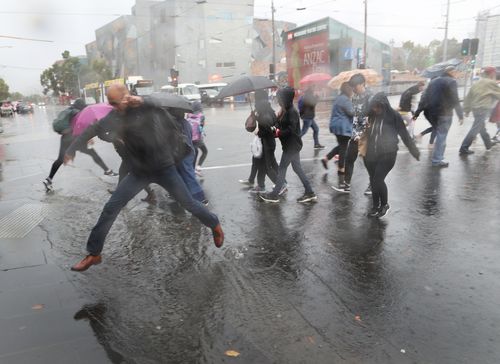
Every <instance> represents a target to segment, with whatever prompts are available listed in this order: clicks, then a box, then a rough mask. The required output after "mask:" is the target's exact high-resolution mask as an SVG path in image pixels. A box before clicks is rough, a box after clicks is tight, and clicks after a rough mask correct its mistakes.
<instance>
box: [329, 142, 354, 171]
mask: <svg viewBox="0 0 500 364" xmlns="http://www.w3.org/2000/svg"><path fill="white" fill-rule="evenodd" d="M335 136H336V137H337V143H338V145H337V146H336V147H335V148H333V149H332V150H331V151H330V152H329V153H328V154H327V155H326V158H327V159H328V160H330V159H332V158H333V157H334V156H335V155H337V154H338V155H339V164H338V166H339V169H343V168H344V164H345V154H346V151H347V144H348V143H349V140H351V137H350V136H345V135H335Z"/></svg>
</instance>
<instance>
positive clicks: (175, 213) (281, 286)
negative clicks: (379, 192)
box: [0, 98, 500, 364]
mask: <svg viewBox="0 0 500 364" xmlns="http://www.w3.org/2000/svg"><path fill="white" fill-rule="evenodd" d="M391 100H392V101H395V100H396V98H391ZM57 111H58V109H57V108H54V107H50V106H48V107H47V108H38V109H36V110H35V114H34V115H32V116H16V117H15V118H14V119H11V120H7V119H3V124H4V129H5V132H4V133H3V134H2V135H0V148H1V149H0V156H2V158H3V162H2V167H3V168H2V178H3V180H2V182H1V183H0V363H1V364H4V363H5V364H12V363H69V362H71V363H138V364H139V363H141V364H142V363H146V364H147V363H259V364H264V363H314V364H316V363H439V364H442V363H450V364H451V363H453V364H456V363H492V364H493V363H499V362H500V349H499V347H500V345H499V344H500V343H499V337H500V314H499V313H500V312H499V309H498V302H500V283H499V282H500V280H499V275H500V268H499V266H498V261H499V260H500V247H499V242H500V238H499V236H500V227H499V223H498V222H499V221H500V219H499V217H500V216H499V206H500V205H499V202H500V188H499V176H500V163H499V158H500V146H495V147H494V148H493V149H492V150H491V151H485V149H484V146H483V145H482V142H481V141H480V139H478V140H477V142H476V143H475V144H474V146H473V148H472V149H473V150H475V151H476V153H475V154H474V155H472V156H469V157H467V158H461V157H459V155H458V147H459V145H460V142H461V141H462V139H463V137H464V136H465V134H466V132H467V131H468V129H469V127H470V125H471V123H472V120H471V119H468V120H466V122H465V125H463V126H459V125H458V123H456V122H455V123H454V124H453V126H452V128H451V131H450V135H449V138H448V147H447V151H446V158H447V159H448V160H449V161H450V167H449V168H445V169H436V168H432V167H431V165H430V160H429V157H430V153H429V150H428V149H427V141H428V139H426V138H424V140H423V141H422V144H421V145H420V148H421V151H422V157H421V160H420V162H417V161H415V160H414V159H413V158H412V157H411V156H410V155H409V153H408V152H407V150H406V148H405V147H404V145H402V143H400V152H399V154H398V160H397V163H396V166H395V168H394V170H393V171H392V172H391V173H390V175H389V177H388V178H387V182H388V186H389V203H390V204H391V207H392V209H391V211H390V213H389V214H388V216H387V217H385V218H384V219H380V220H375V219H369V218H367V217H366V212H367V211H368V209H369V207H370V199H369V198H367V197H366V196H364V195H363V191H364V189H365V188H366V186H367V184H368V176H367V172H366V170H365V168H364V166H363V165H362V163H361V162H360V161H358V162H357V164H356V167H355V170H354V176H353V180H352V193H351V194H350V195H340V194H338V193H336V192H335V191H333V190H332V189H331V188H330V185H331V184H333V183H334V182H335V180H336V173H335V171H334V164H333V163H331V165H330V169H329V170H328V171H325V170H324V169H323V167H322V165H321V163H320V161H319V158H321V157H322V156H323V155H324V154H325V153H326V152H327V150H323V151H315V150H314V149H313V141H312V131H310V132H309V133H308V134H307V135H306V136H305V137H304V148H303V151H302V153H301V157H302V159H303V167H304V170H305V172H306V174H307V176H308V177H309V178H310V180H311V182H312V185H313V188H314V190H315V192H316V193H317V194H318V196H319V201H318V202H317V203H315V204H307V205H301V204H298V203H297V202H296V201H295V200H296V198H298V197H300V195H301V194H302V193H303V189H302V187H301V185H300V181H299V180H298V179H297V177H296V176H295V175H294V174H293V172H292V171H291V170H290V171H289V172H288V177H287V179H288V182H289V191H288V194H287V195H286V197H285V198H284V200H283V201H282V202H281V203H280V204H278V205H270V204H266V203H263V202H261V201H259V200H258V199H256V198H255V196H252V195H250V194H249V193H248V192H247V190H246V189H245V188H244V186H242V185H240V184H239V183H238V182H237V181H238V179H244V178H246V177H248V174H249V172H250V159H251V156H250V142H251V140H252V135H251V134H249V133H247V132H246V131H245V130H244V126H243V123H244V120H245V119H246V116H247V115H248V112H249V108H248V106H247V105H236V106H229V105H226V106H225V107H224V108H213V109H206V110H205V114H206V118H207V127H206V130H207V138H206V144H207V146H208V149H209V153H208V158H207V161H206V165H205V167H206V168H205V169H204V170H203V171H202V173H203V177H202V178H201V182H202V185H203V187H204V189H205V192H206V194H207V196H208V198H209V199H210V206H209V207H210V209H211V210H212V211H214V212H215V213H217V214H218V215H219V217H220V219H221V223H222V225H223V228H224V230H225V233H226V242H225V244H224V246H223V248H222V249H216V248H215V247H214V246H213V243H212V237H211V232H210V231H209V230H208V229H207V228H205V227H203V226H202V225H201V224H200V223H199V222H198V221H197V220H196V219H194V218H192V217H191V216H190V215H189V214H188V213H186V212H184V211H183V210H182V209H180V208H179V207H178V206H177V204H176V203H175V202H174V201H172V200H171V199H169V197H168V196H167V195H166V194H165V193H164V192H162V190H161V188H160V187H159V186H154V188H155V190H156V191H157V194H158V197H159V201H158V203H157V205H156V206H150V205H148V204H147V203H145V202H142V201H141V198H143V197H144V193H141V194H139V195H138V196H137V197H136V198H135V199H134V200H132V201H131V202H130V203H129V204H128V205H127V207H126V208H125V209H124V210H123V211H122V213H121V214H120V215H119V217H118V219H117V221H116V223H115V225H114V226H113V228H112V229H111V232H110V234H109V236H108V239H107V241H106V245H105V249H104V252H103V263H102V264H101V265H99V266H96V267H92V268H91V269H90V270H89V271H87V272H85V273H82V274H79V273H73V272H71V271H69V267H70V266H71V265H72V264H74V263H75V262H76V261H77V260H79V259H80V258H81V257H82V256H83V255H84V254H85V250H84V249H85V242H86V239H87V237H88V234H89V231H90V229H91V228H92V226H93V224H94V223H95V221H96V220H97V218H98V216H99V214H100V211H101V209H102V207H103V205H104V203H105V201H106V200H107V199H108V198H109V193H108V192H107V189H108V188H113V186H114V185H115V184H116V182H117V178H116V177H107V176H104V175H103V173H102V170H101V169H100V168H99V167H98V166H97V165H95V164H94V163H93V162H92V160H91V159H90V158H89V157H88V156H86V155H82V154H77V156H76V159H75V162H74V164H73V165H70V166H64V167H61V169H60V171H59V172H58V174H57V175H56V177H55V178H54V187H55V192H54V193H53V194H46V193H45V191H44V188H43V185H42V183H41V182H42V180H43V179H44V178H45V177H46V176H47V174H48V171H49V169H50V165H51V163H52V161H53V160H54V159H55V157H56V156H57V152H58V148H59V138H58V135H57V134H55V133H54V132H52V131H51V120H52V119H53V118H54V115H55V113H56V112H57ZM318 116H319V117H318V120H319V124H320V126H321V135H320V137H321V143H322V144H325V145H326V146H327V148H328V147H333V146H334V145H335V142H334V137H333V136H332V135H330V134H329V133H328V127H327V125H328V116H329V105H324V106H320V110H319V115H318ZM427 126H428V124H427V122H426V121H425V119H423V117H422V118H421V119H419V121H418V122H417V130H423V129H425V128H427ZM488 128H489V130H490V131H493V130H494V128H493V125H488ZM95 149H96V150H97V151H98V153H99V154H100V155H101V156H102V157H103V159H104V161H105V162H106V163H107V164H108V165H109V166H110V167H111V168H113V169H115V170H117V169H118V166H119V158H118V156H117V155H116V153H115V152H114V150H113V148H112V146H111V145H110V144H106V143H104V142H102V141H97V142H96V144H95ZM279 149H280V148H279V147H278V150H279ZM267 187H268V188H270V187H271V183H270V182H269V181H268V184H267Z"/></svg>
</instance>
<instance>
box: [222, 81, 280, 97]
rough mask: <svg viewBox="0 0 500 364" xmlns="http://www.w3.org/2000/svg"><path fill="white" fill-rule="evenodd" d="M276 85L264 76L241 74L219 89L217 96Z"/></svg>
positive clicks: (244, 92) (227, 95)
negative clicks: (241, 75)
mask: <svg viewBox="0 0 500 364" xmlns="http://www.w3.org/2000/svg"><path fill="white" fill-rule="evenodd" d="M273 87H278V86H277V85H276V84H275V83H274V82H273V81H271V80H270V79H268V78H267V77H264V76H243V77H240V78H238V79H237V80H235V81H233V82H231V83H229V84H228V85H227V86H224V87H223V88H222V90H220V92H219V95H217V98H220V99H223V98H226V97H230V96H237V95H242V94H246V93H249V92H253V91H257V90H264V89H266V88H273Z"/></svg>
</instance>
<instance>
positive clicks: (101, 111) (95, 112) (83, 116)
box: [73, 103, 113, 136]
mask: <svg viewBox="0 0 500 364" xmlns="http://www.w3.org/2000/svg"><path fill="white" fill-rule="evenodd" d="M111 110H113V106H111V105H110V104H104V103H101V104H95V105H89V106H86V107H85V108H84V109H83V110H82V111H80V112H79V113H78V114H76V115H75V117H74V118H73V135H74V136H77V135H80V134H81V133H83V132H84V131H85V129H87V128H88V127H89V126H90V125H92V124H94V123H95V122H96V121H98V120H100V119H102V118H103V117H105V116H106V115H108V114H109V113H110V112H111Z"/></svg>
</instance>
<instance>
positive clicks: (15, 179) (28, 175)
mask: <svg viewBox="0 0 500 364" xmlns="http://www.w3.org/2000/svg"><path fill="white" fill-rule="evenodd" d="M41 174H42V172H38V173H33V174H26V175H24V176H21V177H16V178H11V179H6V180H5V181H3V182H4V183H7V182H14V181H19V180H20V179H25V178H30V177H35V176H39V175H41Z"/></svg>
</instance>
